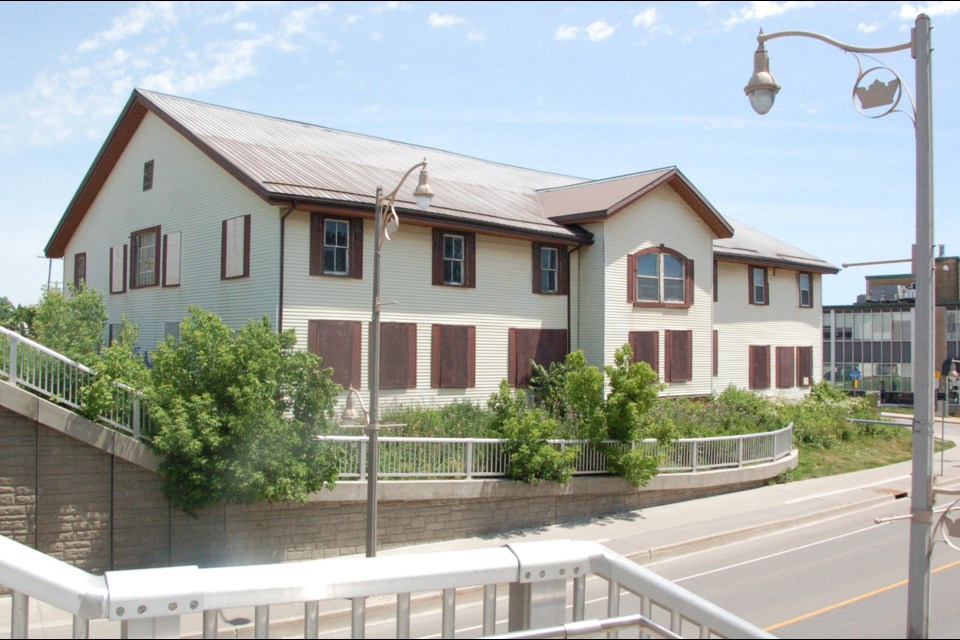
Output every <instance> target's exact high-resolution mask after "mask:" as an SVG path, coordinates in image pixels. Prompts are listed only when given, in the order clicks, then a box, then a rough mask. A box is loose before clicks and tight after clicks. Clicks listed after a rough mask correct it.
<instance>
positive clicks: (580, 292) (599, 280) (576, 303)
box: [570, 224, 608, 367]
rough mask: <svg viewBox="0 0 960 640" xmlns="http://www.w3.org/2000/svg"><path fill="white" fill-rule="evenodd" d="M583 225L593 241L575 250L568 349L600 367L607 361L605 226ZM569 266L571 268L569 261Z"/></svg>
mask: <svg viewBox="0 0 960 640" xmlns="http://www.w3.org/2000/svg"><path fill="white" fill-rule="evenodd" d="M583 227H584V229H586V230H587V231H589V232H590V233H592V234H593V244H592V245H589V246H584V247H582V248H581V249H580V250H579V251H578V252H577V254H578V258H577V270H578V272H579V276H578V280H577V287H576V288H575V289H574V288H571V294H572V295H573V298H572V302H573V306H572V312H571V314H570V315H571V319H572V318H576V323H577V331H576V333H575V334H574V338H573V340H572V348H573V350H574V351H576V350H578V349H580V350H582V351H583V354H584V356H585V357H586V359H587V362H589V363H590V364H592V365H593V366H595V367H603V366H604V365H605V364H608V362H607V361H606V360H605V349H604V336H605V335H606V334H605V330H606V326H605V323H604V314H605V313H606V310H605V307H606V302H605V297H604V292H605V291H606V287H607V283H606V278H605V266H604V265H605V262H604V260H605V258H604V247H605V235H604V234H605V229H604V225H602V224H589V225H583ZM570 268H571V270H572V269H573V265H572V264H571V267H570Z"/></svg>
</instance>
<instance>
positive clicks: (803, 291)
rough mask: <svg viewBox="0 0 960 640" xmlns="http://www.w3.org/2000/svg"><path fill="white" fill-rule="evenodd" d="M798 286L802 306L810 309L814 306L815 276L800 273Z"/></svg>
mask: <svg viewBox="0 0 960 640" xmlns="http://www.w3.org/2000/svg"><path fill="white" fill-rule="evenodd" d="M797 285H798V287H799V289H800V306H801V307H805V308H810V307H812V306H813V275H812V274H809V273H804V272H800V274H799V275H798V280H797Z"/></svg>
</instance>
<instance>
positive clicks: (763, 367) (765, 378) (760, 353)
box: [750, 345, 770, 389]
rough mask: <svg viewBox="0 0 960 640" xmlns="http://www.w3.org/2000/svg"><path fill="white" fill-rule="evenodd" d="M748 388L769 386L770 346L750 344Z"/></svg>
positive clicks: (767, 387)
mask: <svg viewBox="0 0 960 640" xmlns="http://www.w3.org/2000/svg"><path fill="white" fill-rule="evenodd" d="M750 388H751V389H769V388H770V347H769V346H766V345H763V346H761V345H750Z"/></svg>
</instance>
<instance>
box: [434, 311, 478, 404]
mask: <svg viewBox="0 0 960 640" xmlns="http://www.w3.org/2000/svg"><path fill="white" fill-rule="evenodd" d="M432 337H433V344H432V347H431V372H430V385H431V386H432V387H434V388H452V389H466V388H471V387H474V386H476V341H477V333H476V327H474V326H466V325H463V326H461V325H439V324H435V325H433V328H432Z"/></svg>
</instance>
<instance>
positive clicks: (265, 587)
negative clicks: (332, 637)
mask: <svg viewBox="0 0 960 640" xmlns="http://www.w3.org/2000/svg"><path fill="white" fill-rule="evenodd" d="M0 585H2V586H4V587H6V588H8V589H10V590H11V591H12V594H13V595H12V610H11V613H12V617H11V624H10V637H12V638H26V637H28V632H29V627H30V625H29V610H30V607H29V605H30V599H35V600H37V601H39V602H43V603H47V604H49V605H51V606H53V607H56V608H57V609H60V610H61V611H63V612H65V613H66V614H67V615H69V616H72V628H73V637H74V638H86V637H90V636H91V624H93V625H95V628H94V630H93V631H94V635H96V636H98V637H110V636H114V637H116V636H121V637H124V638H158V637H180V635H181V633H182V632H183V631H184V630H185V629H184V628H183V627H184V626H186V623H188V622H189V623H190V624H192V625H197V624H198V623H199V624H202V632H203V637H205V638H216V637H217V632H218V629H217V626H218V617H219V616H220V613H221V611H222V610H224V609H228V608H229V609H231V610H232V609H235V608H247V609H252V614H253V616H252V617H253V619H254V633H255V637H257V638H267V637H269V635H270V628H271V624H270V607H271V606H272V605H290V604H294V605H302V607H303V636H304V637H305V638H317V637H318V636H319V635H321V633H326V630H324V629H321V626H322V625H323V624H324V623H326V622H327V621H328V620H331V619H332V615H331V616H329V617H328V615H324V616H321V615H320V614H321V605H323V613H324V614H333V613H342V614H347V613H348V612H349V615H350V620H351V634H350V637H352V638H364V637H366V635H367V633H368V624H367V619H366V610H367V603H368V600H369V599H370V598H373V597H377V599H378V601H379V602H381V603H383V601H384V600H386V602H387V604H385V605H382V606H391V605H393V603H394V602H395V603H396V604H395V606H396V615H395V618H394V620H393V621H392V622H393V623H395V627H396V637H398V638H408V637H411V615H410V613H411V595H412V594H418V595H424V596H434V595H437V594H439V595H440V598H439V605H434V607H435V608H438V609H439V610H437V611H435V613H436V615H434V616H433V617H429V618H426V616H424V615H423V614H424V609H425V606H418V607H417V610H418V612H417V629H416V631H417V635H418V636H425V635H431V636H433V637H436V635H437V632H438V631H439V633H440V635H441V636H442V637H444V638H452V637H454V633H455V632H456V623H457V615H458V608H457V590H458V589H461V590H462V593H461V597H462V598H463V599H464V600H467V599H468V597H470V596H472V594H473V593H476V594H477V595H476V596H475V597H476V599H478V600H479V599H480V597H481V596H479V587H482V602H478V604H482V622H481V621H478V622H481V623H480V624H478V625H477V626H478V628H482V633H483V635H485V636H489V635H493V634H496V633H498V631H499V632H500V633H502V632H503V627H504V624H503V622H502V621H501V622H500V623H499V624H498V621H497V608H498V597H497V589H498V587H502V588H504V589H505V590H506V591H507V602H506V603H503V602H501V603H500V607H501V612H503V609H502V608H506V609H507V611H506V613H507V619H506V627H507V629H506V630H507V631H508V632H513V633H518V632H523V631H527V630H532V629H540V630H541V632H540V633H538V634H537V635H534V634H526V635H525V636H524V637H547V636H545V635H543V630H549V629H550V628H552V627H557V626H562V628H564V629H567V630H568V632H573V633H578V632H581V633H582V632H590V631H600V630H612V629H615V628H617V627H618V626H620V625H623V624H626V623H629V624H631V625H632V626H635V627H639V628H640V629H641V630H642V631H643V632H644V633H645V634H648V635H654V637H699V638H708V637H725V638H770V637H773V636H771V635H769V634H767V633H766V632H764V631H763V630H761V629H759V628H757V627H756V626H754V625H752V624H750V623H749V622H746V621H744V620H742V619H740V618H738V617H736V616H735V615H733V614H731V613H729V612H728V611H725V610H723V609H721V608H719V607H717V606H716V605H713V604H712V603H710V602H708V601H706V600H704V599H703V598H701V597H699V596H697V595H695V594H693V593H690V592H689V591H687V590H685V589H683V588H682V587H679V586H677V585H675V584H674V583H672V582H670V581H669V580H667V579H666V578H663V577H661V576H658V575H656V574H655V573H653V572H651V571H649V570H648V569H645V568H644V567H641V566H639V565H637V564H635V563H633V562H631V561H630V560H628V559H626V558H624V557H623V556H621V555H618V554H617V553H615V552H613V551H611V550H609V549H607V548H606V547H603V546H601V545H600V544H597V543H594V542H572V541H565V540H562V541H547V542H528V543H520V544H513V545H508V546H505V547H500V548H496V549H480V550H472V551H453V552H441V553H426V554H406V555H386V556H379V557H376V558H357V557H353V558H332V559H327V560H312V561H307V562H300V563H289V564H275V565H259V566H241V567H228V568H210V569H199V568H197V567H173V568H162V569H142V570H135V571H108V572H106V574H105V575H103V576H95V575H92V574H89V573H86V572H85V571H82V570H80V569H77V568H75V567H72V566H70V565H67V564H66V563H63V562H60V561H59V560H55V559H53V558H51V557H49V556H47V555H45V554H43V553H40V552H38V551H35V550H33V549H30V548H29V547H26V546H24V545H21V544H19V543H17V542H14V541H12V540H10V539H8V538H6V537H2V536H0ZM468 590H469V591H468ZM588 592H589V598H588ZM383 596H392V597H390V598H386V599H384V598H383ZM598 596H599V597H598ZM604 596H605V597H604ZM371 603H372V604H375V603H373V602H372V601H371ZM471 604H472V603H471ZM504 604H506V605H507V606H506V607H504ZM378 608H379V607H378ZM459 611H460V612H461V613H463V616H466V615H467V612H466V611H465V609H464V608H463V607H461V609H460V610H459ZM621 611H629V612H630V614H628V616H629V617H630V619H629V620H627V619H625V616H622V615H621ZM430 613H434V611H433V610H431V611H430ZM187 616H189V618H188V619H185V618H186V617H187ZM200 617H202V623H201V622H200V620H198V618H200ZM377 617H378V618H379V617H380V615H378V616H377ZM425 618H426V619H425ZM107 621H112V622H114V623H116V622H119V623H120V625H119V629H118V628H117V625H116V624H113V625H110V624H109V622H107ZM371 624H373V621H371ZM438 627H439V628H438ZM370 631H371V636H373V634H374V633H376V634H377V635H376V637H383V635H385V633H384V631H383V630H382V627H381V628H380V630H379V631H373V630H370Z"/></svg>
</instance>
